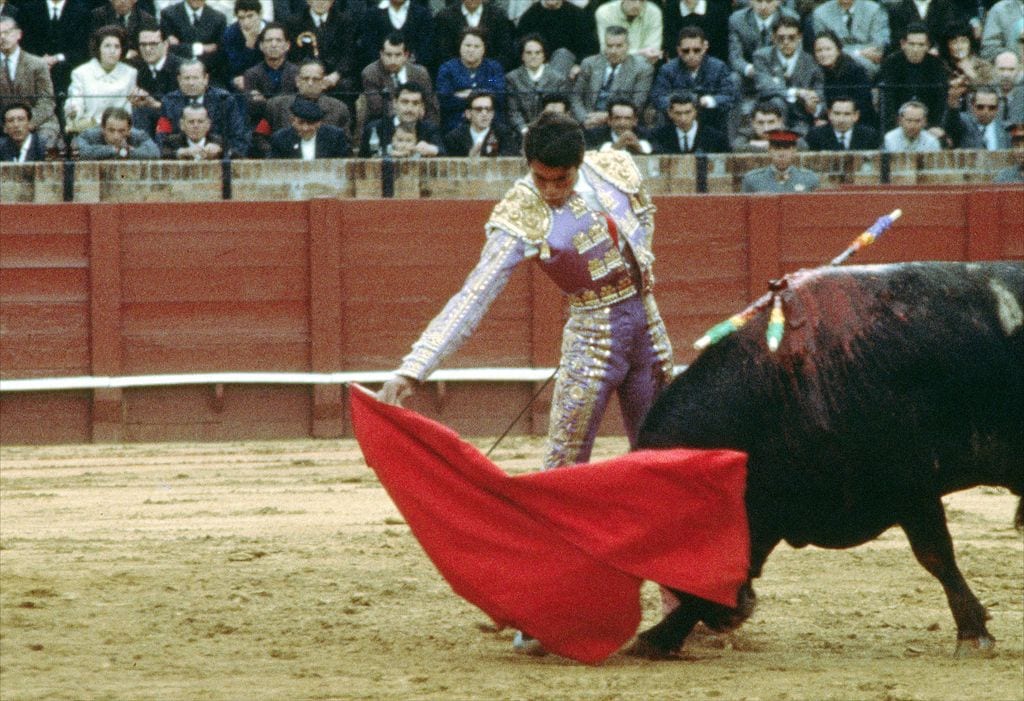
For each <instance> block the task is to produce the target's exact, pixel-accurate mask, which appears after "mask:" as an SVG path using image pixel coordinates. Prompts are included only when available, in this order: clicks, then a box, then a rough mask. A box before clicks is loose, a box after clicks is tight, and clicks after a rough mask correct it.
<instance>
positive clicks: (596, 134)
mask: <svg viewBox="0 0 1024 701" xmlns="http://www.w3.org/2000/svg"><path fill="white" fill-rule="evenodd" d="M639 123H640V119H639V117H637V113H636V105H634V104H633V102H632V101H631V100H627V99H624V98H621V97H620V98H616V99H614V100H612V101H611V102H609V103H608V124H606V125H602V126H599V127H594V128H593V129H587V130H585V131H584V132H583V139H584V141H585V142H586V144H587V148H596V149H598V150H600V151H607V150H609V149H619V150H622V151H628V152H629V153H632V154H634V155H638V156H646V155H648V154H651V153H654V146H653V145H652V144H651V142H650V141H648V140H647V139H645V138H641V137H640V135H639V134H638V133H637V125H638V124H639Z"/></svg>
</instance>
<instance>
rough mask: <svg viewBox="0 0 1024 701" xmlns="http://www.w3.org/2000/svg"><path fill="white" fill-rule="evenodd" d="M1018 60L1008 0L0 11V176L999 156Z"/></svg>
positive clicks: (277, 3) (277, 1)
mask: <svg viewBox="0 0 1024 701" xmlns="http://www.w3.org/2000/svg"><path fill="white" fill-rule="evenodd" d="M1022 49H1024V2H1022V0H996V1H995V2H993V1H992V0H977V1H975V0H604V1H603V2H601V1H600V0H533V1H532V2H530V1H528V0H380V1H379V2H378V1H377V0H373V1H372V2H370V1H368V0H234V2H231V0H180V1H177V0H0V106H2V113H3V123H4V126H3V132H4V135H3V137H0V154H2V157H3V160H13V161H31V160H41V159H44V158H65V157H72V158H82V159H116V158H173V159H195V160H200V159H220V158H301V159H307V160H308V159H313V158H338V157H347V156H352V155H357V156H360V157H375V156H385V155H390V156H392V157H410V158H416V157H432V156H438V155H450V156H466V157H485V156H499V155H514V154H516V153H518V152H519V147H520V141H521V137H522V133H523V131H524V130H525V129H526V125H527V124H528V123H529V122H530V121H531V120H533V119H534V118H535V117H536V116H537V115H538V114H539V113H540V112H541V111H542V110H545V109H557V110H564V111H565V112H567V113H568V114H570V115H572V116H573V117H574V118H575V119H576V120H578V121H579V122H580V123H581V124H582V125H583V127H584V129H585V133H586V138H587V141H588V145H589V146H590V147H592V148H604V149H608V148H620V149H626V150H629V151H630V152H632V153H636V154H650V153H701V152H703V153H721V152H730V151H745V152H756V151H765V152H770V151H772V148H773V143H774V145H775V146H776V147H778V148H780V149H784V150H786V151H787V152H788V151H790V150H793V149H801V148H806V149H811V150H874V149H885V150H890V151H929V150H939V149H944V148H970V149H990V150H999V149H1006V148H1009V147H1010V132H1009V131H1008V129H1010V128H1011V127H1012V125H1014V124H1016V123H1022V122H1024V70H1022V68H1021V66H1022V61H1021V51H1022ZM773 132H785V133H786V134H787V135H786V136H778V137H776V138H775V139H774V142H773V138H772V137H771V134H772V133H773ZM783 162H784V161H783V160H780V161H779V163H783ZM787 167H788V166H787Z"/></svg>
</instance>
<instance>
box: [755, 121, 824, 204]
mask: <svg viewBox="0 0 1024 701" xmlns="http://www.w3.org/2000/svg"><path fill="white" fill-rule="evenodd" d="M799 139H800V135H799V134H797V133H796V132H795V131H790V130H788V129H775V130H774V131H770V132H768V154H769V155H770V156H771V159H772V164H771V165H770V166H765V167H764V168H756V169H754V170H752V171H750V172H749V173H747V174H746V175H744V176H743V192H812V191H813V190H817V189H818V185H819V184H820V181H819V179H818V176H817V174H815V173H814V171H811V170H808V169H807V168H800V167H798V166H795V165H793V161H794V160H795V159H796V145H797V142H798V141H799Z"/></svg>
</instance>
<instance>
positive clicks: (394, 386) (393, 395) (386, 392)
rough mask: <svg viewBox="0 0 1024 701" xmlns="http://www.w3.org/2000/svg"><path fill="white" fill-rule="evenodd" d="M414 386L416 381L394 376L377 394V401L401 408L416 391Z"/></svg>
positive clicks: (403, 376)
mask: <svg viewBox="0 0 1024 701" xmlns="http://www.w3.org/2000/svg"><path fill="white" fill-rule="evenodd" d="M416 384H417V382H416V380H414V379H412V378H411V377H406V376H405V375H395V376H394V377H392V378H391V379H390V380H388V381H387V382H385V383H384V386H383V387H381V388H380V391H379V392H377V399H379V400H380V401H382V402H384V403H385V404H394V405H395V406H402V402H403V401H405V400H406V399H408V398H409V397H411V396H412V395H413V393H414V392H415V391H416Z"/></svg>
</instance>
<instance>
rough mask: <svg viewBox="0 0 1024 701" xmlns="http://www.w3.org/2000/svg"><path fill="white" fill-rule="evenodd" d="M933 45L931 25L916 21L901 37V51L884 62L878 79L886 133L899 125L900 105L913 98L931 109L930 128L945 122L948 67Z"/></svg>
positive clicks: (883, 124)
mask: <svg viewBox="0 0 1024 701" xmlns="http://www.w3.org/2000/svg"><path fill="white" fill-rule="evenodd" d="M930 47H931V41H930V40H929V39H928V29H927V27H925V26H924V25H923V24H919V23H913V24H910V25H909V26H908V27H907V31H906V33H905V35H904V36H903V37H902V39H901V40H900V50H899V51H897V52H896V53H894V54H893V55H891V56H889V58H887V59H885V61H884V62H883V63H882V67H881V69H880V70H879V71H878V75H877V77H876V81H877V83H878V88H879V101H880V107H881V110H880V111H881V117H882V131H883V132H885V131H886V130H889V129H892V128H893V127H894V126H895V125H896V118H897V113H898V112H899V109H900V107H902V105H903V104H904V103H906V102H909V101H912V100H916V101H918V102H921V103H923V104H924V106H925V107H927V108H928V127H937V126H939V123H940V122H941V121H942V115H943V114H945V111H946V92H947V90H948V89H949V79H948V70H947V69H946V65H945V64H944V63H943V62H942V59H940V58H939V57H938V56H933V55H932V54H930V53H929V52H928V50H929V48H930Z"/></svg>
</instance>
